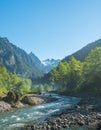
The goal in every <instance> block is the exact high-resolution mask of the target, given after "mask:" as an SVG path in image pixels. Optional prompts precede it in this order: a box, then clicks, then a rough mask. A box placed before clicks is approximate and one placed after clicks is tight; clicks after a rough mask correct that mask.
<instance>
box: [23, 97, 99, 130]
mask: <svg viewBox="0 0 101 130" xmlns="http://www.w3.org/2000/svg"><path fill="white" fill-rule="evenodd" d="M80 127H84V128H85V127H86V129H87V130H88V129H90V130H101V98H95V97H89V98H82V99H81V101H80V102H79V103H78V104H77V105H76V106H75V107H74V108H72V109H65V110H64V111H63V112H62V113H61V114H59V115H54V116H53V117H52V118H50V119H47V120H46V121H44V122H43V123H42V124H34V123H31V124H28V125H25V126H24V128H22V129H21V130H62V129H68V128H74V129H76V128H80Z"/></svg>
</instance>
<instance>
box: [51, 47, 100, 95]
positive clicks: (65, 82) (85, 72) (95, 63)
mask: <svg viewBox="0 0 101 130" xmlns="http://www.w3.org/2000/svg"><path fill="white" fill-rule="evenodd" d="M48 79H49V81H50V82H51V84H53V85H54V84H57V85H58V86H59V89H58V91H59V92H61V93H66V94H77V93H87V92H88V93H93V94H101V47H97V48H95V49H94V50H91V52H90V53H89V54H88V56H87V57H86V59H85V61H84V62H80V61H79V60H77V59H76V58H74V57H71V58H70V60H69V61H68V62H61V63H60V64H59V65H58V67H57V68H54V69H53V70H52V71H51V72H50V73H49V74H48Z"/></svg>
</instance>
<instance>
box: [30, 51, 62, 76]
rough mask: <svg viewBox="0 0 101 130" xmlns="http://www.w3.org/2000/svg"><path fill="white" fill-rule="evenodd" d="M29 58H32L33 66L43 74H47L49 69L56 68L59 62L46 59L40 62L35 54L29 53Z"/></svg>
mask: <svg viewBox="0 0 101 130" xmlns="http://www.w3.org/2000/svg"><path fill="white" fill-rule="evenodd" d="M29 56H30V57H31V58H32V60H33V62H34V63H35V65H36V66H37V67H38V68H40V69H41V70H42V71H43V72H44V73H48V72H49V71H50V70H51V69H53V68H54V67H56V66H57V65H58V63H59V62H60V60H59V59H58V60H55V59H46V60H43V61H42V62H41V61H40V59H39V58H38V57H37V56H35V54H34V53H33V52H31V53H30V54H29Z"/></svg>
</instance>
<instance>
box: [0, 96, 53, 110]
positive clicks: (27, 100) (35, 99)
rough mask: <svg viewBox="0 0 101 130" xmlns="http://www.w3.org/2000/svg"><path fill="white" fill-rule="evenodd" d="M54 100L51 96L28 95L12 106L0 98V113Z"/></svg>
mask: <svg viewBox="0 0 101 130" xmlns="http://www.w3.org/2000/svg"><path fill="white" fill-rule="evenodd" d="M54 100H56V99H54V98H52V97H51V96H46V95H35V94H30V95H27V96H24V98H23V99H22V100H20V101H17V102H15V103H13V104H12V103H8V102H6V101H4V100H3V99H2V98H1V99H0V113H4V112H9V111H14V110H17V109H20V108H25V107H30V106H35V105H39V104H42V103H48V102H52V101H54Z"/></svg>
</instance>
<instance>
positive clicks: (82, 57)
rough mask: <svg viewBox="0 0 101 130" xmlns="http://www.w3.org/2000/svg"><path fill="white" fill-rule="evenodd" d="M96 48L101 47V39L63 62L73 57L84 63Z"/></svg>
mask: <svg viewBox="0 0 101 130" xmlns="http://www.w3.org/2000/svg"><path fill="white" fill-rule="evenodd" d="M96 47H101V39H99V40H97V41H95V42H92V43H90V44H88V45H87V46H85V47H83V48H82V49H80V50H79V51H77V52H75V53H73V54H72V55H69V56H67V57H65V58H64V59H63V61H68V60H69V59H70V57H71V56H74V57H75V58H76V59H77V60H80V61H84V60H85V58H86V57H87V55H88V54H89V52H90V51H91V50H92V49H94V48H96Z"/></svg>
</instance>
